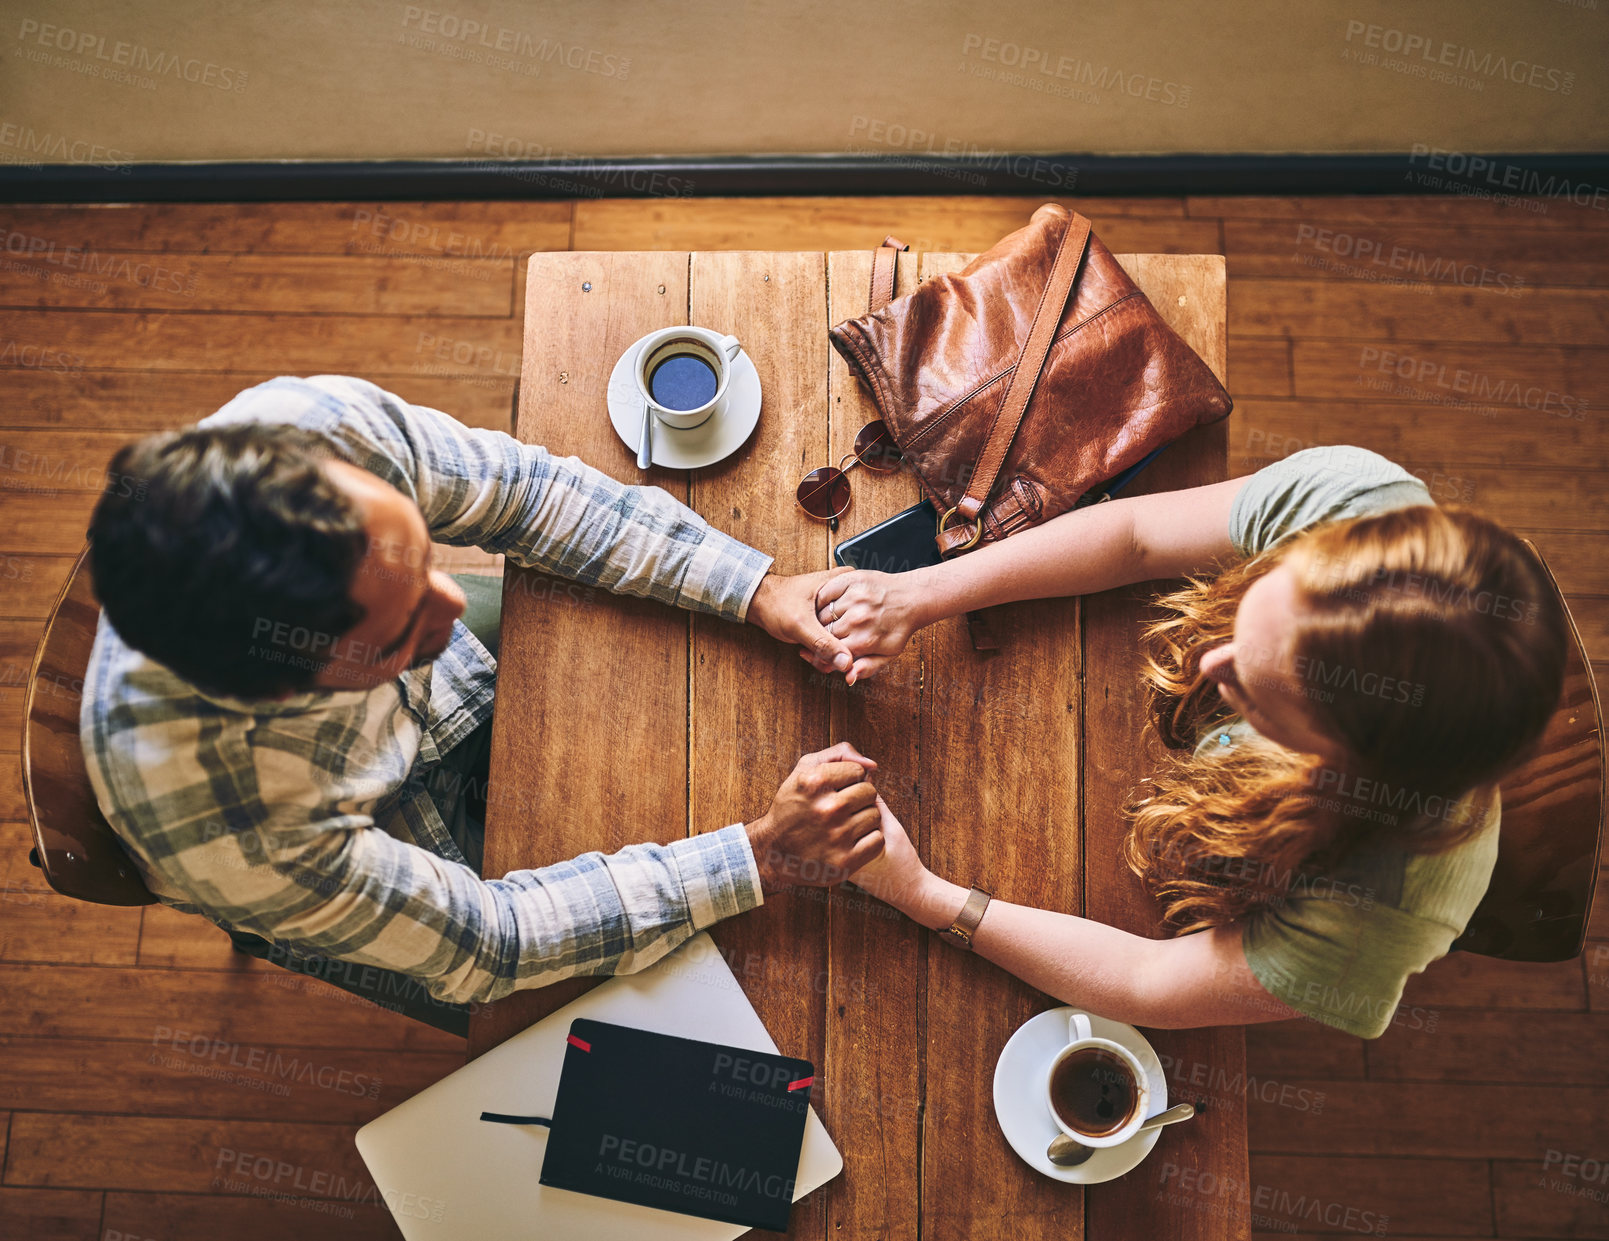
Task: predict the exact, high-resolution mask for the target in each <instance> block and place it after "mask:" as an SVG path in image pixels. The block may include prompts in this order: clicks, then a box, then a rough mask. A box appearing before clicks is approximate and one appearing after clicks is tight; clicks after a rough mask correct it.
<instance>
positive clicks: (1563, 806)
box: [1453, 539, 1604, 961]
mask: <svg viewBox="0 0 1609 1241" xmlns="http://www.w3.org/2000/svg"><path fill="white" fill-rule="evenodd" d="M1524 543H1525V545H1526V547H1528V548H1530V549H1531V552H1532V553H1533V554H1534V555H1535V556H1536V558H1537V560H1538V561H1539V562H1540V563H1541V565H1542V570H1543V572H1544V574H1545V575H1546V576H1547V580H1548V585H1549V587H1550V588H1551V589H1552V591H1553V594H1554V596H1555V597H1556V598H1557V599H1558V601H1559V606H1560V607H1561V608H1564V615H1565V620H1566V622H1567V623H1568V624H1569V627H1570V639H1571V641H1570V654H1569V659H1568V662H1567V663H1566V664H1565V671H1564V693H1563V696H1562V697H1561V698H1560V699H1559V705H1558V708H1557V709H1556V710H1555V711H1554V713H1553V718H1552V719H1551V720H1549V721H1548V726H1547V729H1546V730H1545V731H1544V732H1543V734H1542V737H1541V739H1540V740H1539V741H1538V742H1537V743H1536V745H1535V746H1534V747H1533V749H1532V756H1531V758H1530V759H1528V760H1527V761H1526V762H1525V763H1524V764H1522V765H1521V766H1520V767H1519V768H1517V769H1516V770H1515V771H1513V772H1512V773H1510V774H1509V776H1508V777H1507V778H1506V779H1504V780H1503V782H1502V790H1503V824H1502V827H1501V829H1500V835H1499V838H1498V846H1497V866H1496V868H1495V869H1494V870H1493V872H1492V882H1491V884H1490V885H1489V886H1488V887H1487V889H1486V895H1485V896H1484V897H1482V898H1481V903H1480V905H1479V906H1478V907H1477V908H1476V910H1475V914H1474V916H1473V917H1472V918H1471V919H1470V921H1469V925H1468V926H1467V927H1465V929H1464V933H1463V934H1462V935H1461V936H1459V938H1458V939H1457V940H1456V941H1455V942H1454V944H1453V948H1454V949H1457V950H1462V951H1464V952H1473V953H1477V954H1479V955H1480V956H1486V957H1500V958H1502V959H1503V960H1505V961H1565V960H1568V959H1570V958H1571V957H1575V956H1579V955H1580V954H1581V950H1582V948H1583V947H1584V946H1585V942H1586V937H1587V917H1588V915H1589V914H1590V913H1591V910H1592V894H1593V887H1594V885H1595V883H1596V880H1597V877H1598V850H1599V847H1600V845H1601V838H1602V835H1603V802H1604V745H1603V707H1602V704H1601V703H1600V702H1599V701H1598V687H1597V683H1596V682H1595V681H1594V680H1593V676H1592V665H1591V663H1590V662H1589V661H1588V659H1587V652H1586V648H1585V647H1584V646H1583V645H1582V643H1581V633H1580V631H1579V630H1578V629H1577V628H1576V624H1575V618H1574V617H1572V616H1571V615H1570V609H1569V608H1568V607H1565V604H1564V595H1563V594H1562V593H1561V592H1560V590H1559V584H1558V582H1557V581H1556V580H1555V579H1554V577H1553V571H1552V570H1551V569H1549V568H1548V565H1547V561H1546V560H1544V559H1543V557H1542V553H1541V552H1540V551H1538V550H1537V548H1536V544H1534V543H1532V542H1531V541H1530V540H1529V539H1526V540H1524Z"/></svg>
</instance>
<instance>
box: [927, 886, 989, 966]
mask: <svg viewBox="0 0 1609 1241" xmlns="http://www.w3.org/2000/svg"><path fill="white" fill-rule="evenodd" d="M991 899H992V898H991V897H990V896H989V894H988V893H987V892H985V891H984V890H983V889H982V888H980V887H977V886H975V885H974V887H973V889H972V891H970V892H968V893H967V903H966V904H965V905H963V906H961V912H960V913H958V914H956V915H955V921H954V922H952V923H950V925H949V926H947V927H945V928H944V930H942V931H940V932H939V934H940V935H942V936H943V937H944V939H945V941H946V942H948V943H951V944H954V945H955V946H956V947H957V948H960V949H962V950H963V951H966V952H971V951H972V937H973V936H974V935H976V934H977V933H978V923H980V922H982V921H983V911H984V910H985V909H987V908H988V907H989V901H990V900H991Z"/></svg>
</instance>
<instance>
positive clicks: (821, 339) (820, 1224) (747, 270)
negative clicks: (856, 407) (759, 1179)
mask: <svg viewBox="0 0 1609 1241" xmlns="http://www.w3.org/2000/svg"><path fill="white" fill-rule="evenodd" d="M689 300H690V309H691V321H692V322H693V323H697V324H700V325H702V326H705V327H709V328H712V329H714V330H715V331H718V332H730V333H731V334H732V335H734V336H736V337H737V338H738V339H739V340H741V341H742V342H744V349H745V351H746V352H747V353H748V354H749V356H750V357H751V358H752V359H753V360H754V364H755V366H756V367H757V368H758V370H759V374H760V390H761V393H762V394H763V396H762V404H761V408H760V424H759V426H758V427H756V428H755V431H754V434H753V435H752V436H751V437H750V439H749V441H748V443H747V444H745V445H744V446H743V447H742V448H741V449H740V450H738V452H737V453H735V454H734V455H733V456H731V457H729V458H727V460H725V461H723V462H721V463H720V464H718V465H715V466H712V467H710V468H708V469H704V470H700V471H698V472H696V473H695V475H694V477H693V485H692V499H691V504H692V506H693V508H695V509H696V510H697V511H698V512H699V513H700V514H701V515H702V516H703V517H704V518H705V519H706V520H708V521H709V522H710V523H711V524H713V525H715V526H717V527H719V528H721V529H724V530H726V531H727V532H729V533H731V534H732V535H734V536H735V537H737V538H740V539H742V540H744V541H745V542H747V543H749V544H750V545H752V546H757V547H760V548H761V549H762V550H764V551H767V552H769V553H771V554H772V555H773V556H775V557H776V561H775V564H774V566H773V569H772V571H773V572H775V573H777V574H792V573H802V572H806V571H809V570H811V569H815V568H817V567H820V566H821V565H823V564H824V563H825V561H826V554H827V531H826V528H825V527H824V526H822V525H821V524H820V523H818V522H814V521H811V520H809V519H808V518H806V517H805V516H804V515H803V514H801V513H799V512H798V511H797V509H796V508H795V505H794V498H793V493H794V487H795V486H796V485H797V483H798V481H799V479H800V477H802V476H803V475H804V474H805V472H806V471H808V470H809V469H811V468H813V467H814V466H815V465H817V464H820V463H822V462H824V461H825V460H826V459H827V454H828V449H829V443H828V437H827V283H826V257H825V255H822V254H813V253H779V254H764V253H747V252H725V253H718V254H715V253H695V254H694V255H693V262H692V275H691V282H690V288H689ZM813 675H814V674H813V672H812V670H811V668H810V667H809V665H808V664H806V663H805V662H804V661H803V660H801V659H800V658H799V656H798V654H797V652H795V651H794V650H791V649H789V648H787V647H785V646H782V645H781V644H779V643H777V642H775V641H773V640H772V639H771V638H770V637H769V636H768V635H766V634H765V633H764V632H763V631H761V630H760V629H759V628H758V627H757V626H754V625H742V626H738V625H732V624H728V623H727V622H725V621H720V620H715V619H713V618H710V617H707V616H701V615H696V614H695V615H694V617H693V634H692V645H691V661H690V664H689V701H688V720H689V722H688V735H689V746H688V748H689V760H688V773H687V775H688V782H687V790H688V815H689V821H690V823H691V827H692V830H693V831H694V832H708V831H713V830H716V829H719V828H721V827H724V826H726V825H727V824H728V823H732V822H735V821H738V820H750V819H755V818H758V817H759V816H760V815H761V814H762V813H764V812H765V810H766V809H767V807H769V806H770V804H771V798H772V796H773V794H774V793H775V792H776V788H777V785H778V784H779V783H780V782H781V781H782V779H783V777H785V776H786V775H787V773H788V772H789V771H790V770H791V769H792V767H793V765H794V762H795V760H796V759H797V758H798V757H799V756H800V755H801V754H805V753H809V752H812V751H816V750H821V749H825V748H826V746H827V743H828V741H829V737H830V733H829V722H828V708H827V693H826V690H825V689H824V688H823V687H822V686H820V685H819V684H816V685H812V684H811V679H812V677H813ZM817 679H818V680H819V678H817ZM757 750H758V752H757ZM815 895H817V894H816V893H812V892H810V891H808V890H806V891H803V892H801V891H798V890H794V891H791V892H787V893H781V894H776V895H773V896H771V897H769V898H768V899H767V900H766V903H765V905H764V907H763V908H761V909H757V910H754V911H752V912H750V913H747V914H744V915H743V916H742V917H740V918H736V919H732V920H729V921H727V922H723V923H721V924H720V925H719V926H717V927H715V928H714V929H713V931H712V934H713V935H714V938H715V942H716V943H717V944H719V945H720V948H721V951H722V952H723V953H724V954H725V955H726V957H727V958H728V960H730V961H732V962H733V963H734V965H735V968H734V972H735V973H736V974H737V978H738V982H739V983H740V985H741V986H742V987H743V990H744V993H745V994H746V995H747V996H748V998H749V1000H750V1002H751V1003H752V1004H753V1005H754V1008H755V1011H756V1012H757V1013H758V1014H759V1015H760V1019H761V1020H762V1021H763V1022H764V1023H765V1027H766V1029H767V1030H768V1031H769V1032H770V1034H771V1037H772V1038H773V1039H775V1040H776V1043H777V1046H778V1047H779V1048H780V1049H781V1050H782V1052H783V1054H785V1055H792V1056H801V1057H803V1058H805V1059H807V1060H809V1061H811V1062H812V1063H813V1064H815V1065H816V1066H817V1067H818V1070H824V1072H825V1075H826V1076H827V1077H828V1078H829V1079H830V1078H831V1077H832V1074H833V1066H832V1065H831V1064H830V1063H829V1062H827V1061H826V1059H825V1018H824V1016H823V1008H824V1007H825V1004H826V1003H831V1002H834V1001H833V996H832V995H830V994H828V995H824V994H823V991H825V990H827V988H825V987H820V988H819V989H818V984H817V980H818V979H826V978H828V974H827V953H826V932H827V916H826V908H825V905H824V903H823V902H822V901H821V900H816V899H808V898H810V897H812V896H815ZM829 1123H830V1116H829ZM825 1219H826V1214H825V1199H824V1198H823V1196H822V1195H820V1194H813V1195H811V1196H810V1197H809V1198H807V1199H805V1200H804V1202H802V1203H800V1204H798V1205H797V1206H795V1207H794V1210H793V1215H792V1218H791V1220H790V1224H789V1229H788V1233H789V1235H790V1236H794V1237H817V1236H821V1235H823V1231H824V1229H825V1227H826V1224H825Z"/></svg>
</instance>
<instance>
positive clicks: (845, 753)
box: [748, 741, 883, 893]
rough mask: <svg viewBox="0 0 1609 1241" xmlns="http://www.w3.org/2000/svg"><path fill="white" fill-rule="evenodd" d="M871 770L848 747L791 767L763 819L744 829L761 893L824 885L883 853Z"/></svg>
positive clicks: (812, 756) (842, 743) (867, 762)
mask: <svg viewBox="0 0 1609 1241" xmlns="http://www.w3.org/2000/svg"><path fill="white" fill-rule="evenodd" d="M876 767H877V764H876V763H874V762H873V761H872V760H871V759H869V758H867V757H866V756H865V755H863V754H859V753H857V752H856V750H855V747H854V746H852V745H850V744H849V743H848V742H847V741H840V742H839V743H838V744H837V745H835V746H833V747H832V748H831V749H828V750H822V751H820V752H819V753H817V754H806V755H805V756H804V757H803V758H801V759H800V760H799V761H798V763H797V764H795V765H794V768H793V771H792V772H790V773H789V775H788V778H787V779H786V780H784V781H783V782H782V787H781V788H779V789H778V790H777V795H776V797H775V798H774V799H773V800H772V802H771V809H770V810H769V811H767V812H766V814H765V817H764V818H761V819H757V820H755V821H754V822H753V823H750V824H749V825H748V832H749V844H750V846H751V847H752V848H753V850H754V860H755V861H756V862H757V863H758V864H759V867H760V886H761V889H762V890H763V891H765V892H766V893H771V892H779V891H781V890H782V889H783V888H787V887H792V886H793V885H794V884H804V885H806V886H808V887H817V888H824V887H831V886H832V885H833V884H835V883H838V882H839V881H840V880H842V879H844V878H845V877H846V876H848V875H849V874H850V873H851V872H853V871H857V870H859V869H861V868H862V867H863V866H865V865H866V863H868V862H870V861H871V860H872V859H873V858H875V857H876V856H877V855H878V853H880V852H881V851H882V848H883V837H882V833H881V832H880V831H879V830H878V822H879V815H878V811H877V790H876V789H874V788H872V786H871V783H870V782H869V781H868V780H867V779H866V777H867V776H868V775H869V774H871V772H872V771H874V770H875V769H876Z"/></svg>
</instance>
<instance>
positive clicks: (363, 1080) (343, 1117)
mask: <svg viewBox="0 0 1609 1241" xmlns="http://www.w3.org/2000/svg"><path fill="white" fill-rule="evenodd" d="M129 1033H130V1034H133V1033H134V1032H133V1031H130V1032H129ZM463 1060H464V1058H463V1055H462V1053H461V1052H460V1051H459V1050H458V1049H456V1048H455V1049H454V1050H452V1051H436V1052H404V1051H391V1050H386V1051H377V1050H363V1049H354V1048H348V1047H316V1048H305V1047H280V1046H271V1045H268V1044H265V1043H260V1042H255V1041H250V1040H245V1041H236V1040H233V1039H225V1038H219V1037H218V1036H217V1035H215V1034H213V1033H211V1032H210V1031H209V1030H208V1029H207V1028H206V1024H205V1022H204V1021H202V1022H196V1021H192V1020H190V1019H188V1018H186V1017H183V1016H181V1015H179V1014H174V1015H172V1018H171V1024H164V1025H158V1026H155V1027H153V1028H152V1030H151V1032H150V1036H149V1037H147V1038H132V1039H115V1040H113V1039H59V1038H51V1039H43V1038H26V1037H22V1038H18V1037H0V1097H4V1098H5V1099H7V1100H8V1101H9V1102H11V1103H13V1104H14V1105H15V1106H16V1107H17V1108H18V1109H19V1110H24V1111H30V1112H83V1113H96V1112H102V1111H105V1110H106V1101H107V1100H108V1099H109V1098H114V1097H116V1096H117V1094H118V1093H119V1092H122V1091H127V1092H129V1093H131V1094H132V1095H134V1096H135V1097H137V1098H138V1099H139V1100H140V1111H141V1113H142V1114H143V1115H146V1116H191V1117H201V1116H207V1117H216V1118H220V1119H230V1120H271V1121H318V1122H326V1121H328V1122H335V1121H339V1122H342V1123H347V1124H354V1125H361V1124H366V1123H367V1122H369V1121H371V1120H373V1119H374V1118H375V1117H376V1116H379V1115H381V1114H382V1113H384V1112H387V1111H389V1110H390V1109H391V1108H393V1107H396V1106H397V1105H398V1104H399V1103H402V1102H403V1101H405V1100H407V1099H410V1098H412V1097H413V1096H414V1095H416V1094H418V1093H419V1092H420V1091H421V1090H424V1089H425V1088H426V1087H428V1086H432V1085H434V1084H435V1083H436V1082H438V1081H440V1080H441V1079H442V1078H443V1077H446V1076H447V1075H448V1074H449V1073H451V1072H453V1071H454V1070H455V1069H458V1068H460V1067H462V1065H463Z"/></svg>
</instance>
